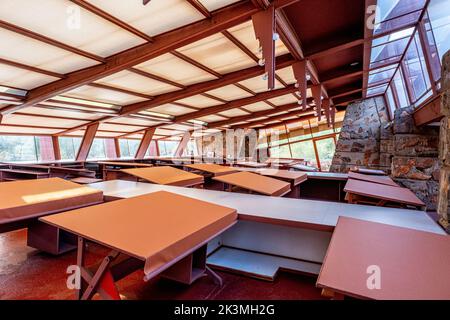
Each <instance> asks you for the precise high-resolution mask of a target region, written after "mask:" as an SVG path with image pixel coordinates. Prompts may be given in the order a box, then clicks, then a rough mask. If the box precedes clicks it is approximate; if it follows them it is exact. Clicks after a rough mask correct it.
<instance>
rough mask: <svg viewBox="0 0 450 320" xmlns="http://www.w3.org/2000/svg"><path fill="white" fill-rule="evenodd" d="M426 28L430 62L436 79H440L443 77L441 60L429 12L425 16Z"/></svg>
mask: <svg viewBox="0 0 450 320" xmlns="http://www.w3.org/2000/svg"><path fill="white" fill-rule="evenodd" d="M423 21H424V28H425V33H426V40H425V41H426V42H427V44H428V51H429V52H430V64H431V70H432V74H433V79H434V81H438V80H439V79H440V78H441V60H440V57H439V53H438V48H437V46H436V41H435V38H434V31H433V30H432V27H431V23H430V19H429V17H428V13H426V14H425V16H424V18H423Z"/></svg>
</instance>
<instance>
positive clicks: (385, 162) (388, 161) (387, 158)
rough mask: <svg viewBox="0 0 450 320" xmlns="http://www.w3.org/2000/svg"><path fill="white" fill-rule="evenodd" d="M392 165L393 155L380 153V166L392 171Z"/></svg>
mask: <svg viewBox="0 0 450 320" xmlns="http://www.w3.org/2000/svg"><path fill="white" fill-rule="evenodd" d="M391 165H392V155H391V154H389V153H380V166H383V167H387V168H389V171H390V169H391Z"/></svg>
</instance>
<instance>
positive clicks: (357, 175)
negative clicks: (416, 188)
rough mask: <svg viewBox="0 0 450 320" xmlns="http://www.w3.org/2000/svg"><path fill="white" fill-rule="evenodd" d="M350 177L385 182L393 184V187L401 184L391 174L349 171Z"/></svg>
mask: <svg viewBox="0 0 450 320" xmlns="http://www.w3.org/2000/svg"><path fill="white" fill-rule="evenodd" d="M348 177H349V179H356V180H362V181H368V182H373V183H379V184H385V185H388V186H393V187H398V186H399V185H398V184H397V183H395V181H394V180H392V179H391V178H390V177H389V176H374V175H368V174H361V173H356V172H349V173H348Z"/></svg>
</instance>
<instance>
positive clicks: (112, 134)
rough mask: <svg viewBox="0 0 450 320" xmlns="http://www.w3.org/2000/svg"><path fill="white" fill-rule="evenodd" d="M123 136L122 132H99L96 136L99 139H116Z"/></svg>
mask: <svg viewBox="0 0 450 320" xmlns="http://www.w3.org/2000/svg"><path fill="white" fill-rule="evenodd" d="M121 135H123V133H121V132H105V131H97V133H96V134H95V136H96V137H97V138H115V137H119V136H121Z"/></svg>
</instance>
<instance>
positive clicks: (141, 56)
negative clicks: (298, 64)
mask: <svg viewBox="0 0 450 320" xmlns="http://www.w3.org/2000/svg"><path fill="white" fill-rule="evenodd" d="M259 10H260V9H259V8H255V6H254V5H253V4H252V3H251V2H250V1H242V2H239V3H237V4H235V5H232V6H229V7H226V8H224V9H220V10H218V11H216V12H215V13H214V14H212V17H211V19H204V20H201V21H198V22H195V23H192V24H190V25H188V26H185V27H181V28H178V29H176V30H173V31H169V32H166V33H164V34H161V35H159V36H156V37H154V41H153V43H145V44H143V45H139V46H137V47H134V48H130V49H128V50H125V51H123V52H120V53H117V54H114V55H112V56H110V57H108V58H106V59H105V63H103V64H100V65H95V66H92V67H88V68H85V69H82V70H78V71H75V72H72V73H71V74H69V75H68V76H67V77H66V78H65V79H61V80H58V81H55V82H52V83H49V84H47V85H43V86H40V87H38V88H35V89H33V90H30V91H29V92H28V95H27V99H26V102H25V103H24V104H23V105H21V106H13V107H11V108H9V107H8V108H6V110H5V109H3V110H2V113H5V112H6V113H11V112H15V111H17V110H19V109H20V108H24V107H27V106H31V105H33V104H36V103H40V102H42V101H44V100H46V99H48V98H50V97H52V96H55V95H58V94H61V93H63V92H66V91H69V90H72V89H75V88H77V87H80V86H82V85H85V84H88V83H90V82H93V81H95V80H98V79H101V78H103V77H106V76H109V75H111V74H114V73H116V72H119V71H122V70H125V69H128V68H131V67H133V66H134V65H137V64H139V63H142V62H144V61H147V60H150V59H152V58H155V57H157V56H160V55H162V54H164V53H168V52H170V51H173V50H175V49H177V48H180V47H183V46H185V45H188V44H190V43H192V42H195V41H198V40H200V39H203V38H205V37H208V36H210V35H213V34H215V33H217V32H220V31H222V30H225V29H227V28H230V27H232V26H235V25H238V24H241V23H243V22H245V21H248V20H249V19H250V18H251V16H252V15H253V14H254V13H256V12H258V11H259Z"/></svg>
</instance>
